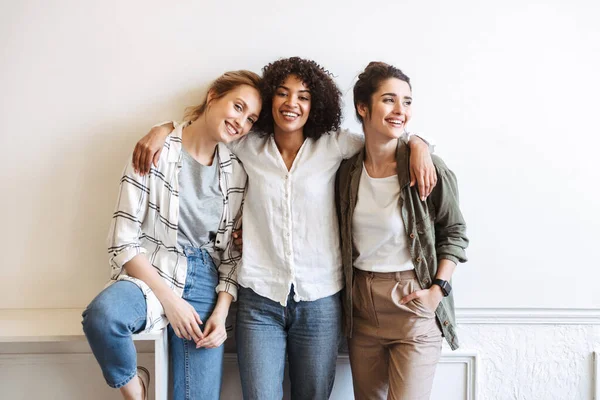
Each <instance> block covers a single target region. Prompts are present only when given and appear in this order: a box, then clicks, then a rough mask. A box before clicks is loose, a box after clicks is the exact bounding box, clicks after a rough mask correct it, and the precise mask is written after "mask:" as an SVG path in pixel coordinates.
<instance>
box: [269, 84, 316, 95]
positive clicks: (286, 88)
mask: <svg viewBox="0 0 600 400" xmlns="http://www.w3.org/2000/svg"><path fill="white" fill-rule="evenodd" d="M279 88H282V89H285V90H288V91H289V90H290V88H289V87H287V86H283V85H279V86H277V89H279ZM298 91H299V92H307V93H310V90H308V89H302V90H298Z"/></svg>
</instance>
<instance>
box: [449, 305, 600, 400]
mask: <svg viewBox="0 0 600 400" xmlns="http://www.w3.org/2000/svg"><path fill="white" fill-rule="evenodd" d="M456 319H457V323H458V324H459V325H460V324H494V325H503V324H519V325H600V309H582V308H458V309H457V310H456ZM599 400H600V399H599Z"/></svg>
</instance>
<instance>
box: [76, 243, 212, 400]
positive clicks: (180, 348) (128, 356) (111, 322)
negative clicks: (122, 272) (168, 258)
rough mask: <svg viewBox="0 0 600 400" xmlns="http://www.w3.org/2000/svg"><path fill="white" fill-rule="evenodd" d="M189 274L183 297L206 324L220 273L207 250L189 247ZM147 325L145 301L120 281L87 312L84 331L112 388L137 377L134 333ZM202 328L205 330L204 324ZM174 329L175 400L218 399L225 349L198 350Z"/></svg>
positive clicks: (134, 287)
mask: <svg viewBox="0 0 600 400" xmlns="http://www.w3.org/2000/svg"><path fill="white" fill-rule="evenodd" d="M184 252H185V255H186V256H187V262H188V271H187V276H186V280H185V288H184V291H183V299H184V300H186V301H187V302H188V303H190V304H191V305H192V306H193V307H194V309H195V310H196V312H198V314H199V315H200V318H201V319H202V321H203V322H205V321H206V320H207V319H208V317H209V316H210V314H211V313H212V311H213V309H214V307H215V304H216V301H217V294H216V293H215V287H216V286H217V283H218V273H217V268H216V267H215V264H214V262H213V260H212V258H211V257H210V255H209V254H208V252H206V250H202V249H197V248H194V247H186V248H185V249H184ZM145 325H146V300H145V298H144V295H143V293H142V291H141V290H140V288H139V287H138V286H137V285H135V284H134V283H132V282H128V281H118V282H115V283H114V284H112V285H111V286H109V287H107V288H106V289H104V290H103V291H102V292H101V293H100V294H99V295H98V296H97V297H96V298H95V299H94V300H92V302H91V303H90V305H89V306H88V307H87V309H86V310H85V311H84V312H83V331H84V333H85V336H86V337H87V339H88V342H89V344H90V347H91V348H92V352H93V353H94V356H95V357H96V360H98V363H99V364H100V368H101V369H102V374H103V375H104V379H105V380H106V383H108V385H109V386H111V387H113V388H119V387H122V386H124V385H125V384H127V383H128V382H129V381H130V380H131V379H132V378H133V377H134V376H136V372H137V371H136V368H137V354H136V351H135V346H134V345H133V340H132V338H131V335H132V334H134V333H136V332H140V331H141V330H143V329H144V326H145ZM201 327H202V326H201ZM168 329H169V332H168V333H169V353H170V357H171V366H172V368H173V380H174V383H173V398H174V399H177V400H179V399H194V398H195V399H218V398H219V394H220V392H221V381H222V377H223V346H220V347H218V348H216V349H205V348H201V349H196V345H195V343H194V342H193V341H188V340H186V339H180V338H178V337H177V336H176V335H175V333H174V332H173V329H172V328H171V326H169V327H168Z"/></svg>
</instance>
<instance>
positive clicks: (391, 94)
mask: <svg viewBox="0 0 600 400" xmlns="http://www.w3.org/2000/svg"><path fill="white" fill-rule="evenodd" d="M383 96H392V97H398V95H397V94H396V93H384V94H382V95H381V97H383ZM403 98H404V99H407V100H412V99H413V98H412V97H410V96H404V97H403Z"/></svg>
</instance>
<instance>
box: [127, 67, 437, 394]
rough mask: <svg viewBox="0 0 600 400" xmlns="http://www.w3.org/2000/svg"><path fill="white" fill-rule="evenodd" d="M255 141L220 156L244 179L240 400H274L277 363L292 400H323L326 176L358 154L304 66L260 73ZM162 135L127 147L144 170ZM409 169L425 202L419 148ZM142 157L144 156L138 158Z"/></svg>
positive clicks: (330, 326)
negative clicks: (232, 161)
mask: <svg viewBox="0 0 600 400" xmlns="http://www.w3.org/2000/svg"><path fill="white" fill-rule="evenodd" d="M262 85H263V87H262V97H263V110H262V112H261V116H260V118H259V121H258V123H257V126H256V127H255V130H256V133H255V134H250V135H248V136H247V137H246V138H244V139H242V140H240V141H238V142H237V143H235V144H232V146H231V147H230V148H231V149H232V150H233V151H234V153H235V154H236V155H237V156H238V157H239V158H240V160H242V162H243V164H244V167H245V168H246V172H247V173H248V189H247V194H246V199H245V203H244V214H243V226H244V252H243V257H242V261H243V262H242V265H241V266H240V268H238V271H237V273H238V275H237V281H238V283H239V286H240V288H239V297H238V311H237V318H236V344H237V351H238V360H239V367H240V374H241V380H242V390H243V394H244V398H245V399H260V400H269V399H281V398H282V396H283V388H282V382H283V374H284V367H285V361H286V355H287V358H288V363H289V374H290V381H291V392H292V398H293V399H307V400H308V399H310V400H314V399H318V400H319V399H327V398H328V397H329V395H330V393H331V390H332V388H333V381H334V377H335V366H336V358H337V351H338V343H339V338H340V336H341V327H342V309H341V302H340V291H341V289H342V288H343V286H344V280H343V272H342V267H341V253H340V239H339V227H338V219H337V215H336V210H335V199H334V183H335V174H336V171H337V169H338V167H339V166H340V163H341V162H342V160H343V159H345V158H349V157H351V156H353V155H354V154H356V153H357V152H358V151H359V149H360V148H361V147H362V146H363V143H364V138H363V136H362V135H359V134H352V133H349V132H346V131H340V130H339V125H340V122H341V95H340V91H339V89H338V88H337V86H336V85H335V82H334V81H333V79H332V77H331V74H329V73H328V72H327V71H325V70H324V69H323V68H322V67H321V66H319V65H318V64H317V63H315V62H314V61H311V60H306V59H302V58H298V57H292V58H286V59H281V60H278V61H275V62H273V63H271V64H268V65H267V66H265V67H264V68H263V82H262ZM170 129H171V128H170V127H169V128H164V127H163V128H154V129H153V130H152V131H151V132H150V133H149V134H148V135H147V136H146V137H145V138H143V139H142V140H141V141H140V142H139V143H138V146H137V147H136V153H137V154H138V156H137V157H136V158H137V160H139V161H138V162H137V165H138V167H139V168H140V169H145V168H148V166H149V165H150V160H151V159H152V158H153V157H154V156H155V151H157V150H159V149H160V147H161V144H162V140H163V138H164V136H165V135H166V134H167V133H168V131H169V130H170ZM411 146H413V147H414V158H413V165H415V166H416V167H415V169H416V170H417V173H418V174H419V175H420V176H422V177H423V179H422V182H421V183H422V184H421V185H420V186H421V189H423V192H422V193H423V195H424V196H426V195H427V194H428V192H429V191H430V190H431V187H433V185H434V183H435V179H436V178H435V174H434V172H433V171H434V170H433V165H432V164H431V158H430V155H429V148H428V146H427V145H426V144H425V143H424V142H422V141H421V140H419V139H417V140H416V141H412V140H411ZM144 148H147V150H144Z"/></svg>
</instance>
